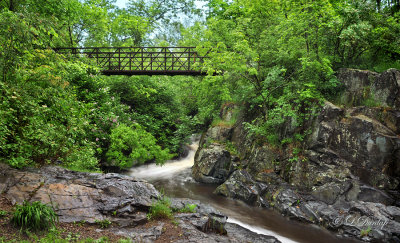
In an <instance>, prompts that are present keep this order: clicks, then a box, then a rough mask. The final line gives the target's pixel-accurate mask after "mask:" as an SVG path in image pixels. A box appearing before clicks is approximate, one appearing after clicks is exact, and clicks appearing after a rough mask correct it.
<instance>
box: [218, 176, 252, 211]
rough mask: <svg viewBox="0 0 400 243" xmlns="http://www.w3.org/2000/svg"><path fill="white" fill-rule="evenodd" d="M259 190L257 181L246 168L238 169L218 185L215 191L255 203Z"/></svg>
mask: <svg viewBox="0 0 400 243" xmlns="http://www.w3.org/2000/svg"><path fill="white" fill-rule="evenodd" d="M258 190H259V189H258V187H257V185H256V183H255V182H254V180H253V179H252V178H251V176H250V174H249V173H248V172H247V171H246V170H237V171H235V172H233V174H232V175H231V176H230V177H229V179H228V180H227V181H225V183H224V184H222V185H220V186H219V187H217V189H216V190H215V193H217V194H221V195H224V196H226V197H230V198H236V199H240V200H242V201H245V202H247V203H249V204H254V203H255V202H256V201H257V197H258V194H259V193H258Z"/></svg>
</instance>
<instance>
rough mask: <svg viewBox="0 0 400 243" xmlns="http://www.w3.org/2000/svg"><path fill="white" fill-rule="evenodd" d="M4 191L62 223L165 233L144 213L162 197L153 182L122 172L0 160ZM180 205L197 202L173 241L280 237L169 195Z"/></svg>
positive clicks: (127, 233)
mask: <svg viewBox="0 0 400 243" xmlns="http://www.w3.org/2000/svg"><path fill="white" fill-rule="evenodd" d="M0 194H1V195H2V196H3V197H5V198H7V199H8V200H10V201H11V202H12V204H16V203H19V204H21V203H22V202H23V201H25V200H26V201H41V202H42V203H46V204H49V205H52V206H53V208H54V209H55V212H56V213H57V215H58V216H59V220H60V222H67V223H68V222H82V221H83V222H88V223H96V222H98V221H103V220H108V221H110V222H112V225H111V227H110V228H108V229H104V230H105V231H109V232H112V233H114V234H117V235H121V236H123V237H127V238H130V239H132V240H133V241H140V242H154V241H156V240H157V239H158V238H159V237H161V236H162V235H163V234H164V233H165V227H166V223H165V222H163V221H156V222H154V224H153V226H151V227H145V224H146V223H147V222H148V219H147V217H146V214H147V212H148V210H149V208H150V206H151V205H152V203H153V202H154V201H155V200H157V199H158V198H159V197H160V193H159V192H158V191H157V190H156V189H155V188H154V186H153V185H151V184H149V183H147V182H146V181H143V180H137V179H135V178H133V177H130V176H125V175H120V174H113V173H109V174H98V173H85V172H74V171H69V170H67V169H64V168H60V167H53V166H48V167H42V168H41V169H34V168H29V169H24V170H16V169H13V168H10V167H9V166H8V165H5V164H0ZM171 201H172V202H171V206H172V207H173V208H176V209H177V210H179V209H182V208H184V207H185V206H186V205H188V204H196V205H197V211H196V213H178V214H176V215H175V220H176V221H177V222H178V227H180V228H181V229H182V231H183V232H184V233H183V234H182V236H180V237H179V238H177V239H174V242H245V241H251V242H271V243H272V242H279V241H278V240H277V239H276V238H274V237H272V236H265V235H259V234H256V233H253V232H251V231H249V230H247V229H245V228H242V227H241V226H239V225H236V224H230V223H227V222H226V220H227V217H226V216H225V215H223V214H221V213H220V212H218V211H217V210H215V209H214V208H212V207H210V206H208V205H205V204H202V203H200V202H199V201H195V200H190V199H177V198H174V199H172V200H171Z"/></svg>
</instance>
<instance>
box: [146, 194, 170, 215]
mask: <svg viewBox="0 0 400 243" xmlns="http://www.w3.org/2000/svg"><path fill="white" fill-rule="evenodd" d="M147 218H148V219H171V218H172V209H171V201H170V200H169V198H167V197H163V198H161V199H160V200H158V201H156V202H154V203H153V204H152V205H151V207H150V210H149V213H148V214H147Z"/></svg>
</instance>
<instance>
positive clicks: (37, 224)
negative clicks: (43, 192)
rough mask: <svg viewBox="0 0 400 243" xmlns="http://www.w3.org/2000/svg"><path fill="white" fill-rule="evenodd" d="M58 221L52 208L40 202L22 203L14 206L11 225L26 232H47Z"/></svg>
mask: <svg viewBox="0 0 400 243" xmlns="http://www.w3.org/2000/svg"><path fill="white" fill-rule="evenodd" d="M56 220H58V217H57V215H56V213H55V212H54V210H53V208H52V207H50V206H48V205H46V204H43V203H41V202H32V203H31V202H27V201H24V203H23V204H22V205H16V207H15V211H14V214H13V217H12V219H11V221H12V223H13V224H14V225H15V226H17V227H20V228H21V230H22V229H26V230H33V231H37V230H47V229H48V228H50V226H54V223H55V221H56Z"/></svg>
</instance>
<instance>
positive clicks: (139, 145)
mask: <svg viewBox="0 0 400 243" xmlns="http://www.w3.org/2000/svg"><path fill="white" fill-rule="evenodd" d="M110 137H111V145H110V148H109V150H108V152H107V158H108V160H109V161H110V162H112V163H114V164H117V165H118V166H119V167H121V168H129V167H131V166H132V165H134V164H141V163H144V162H146V161H149V160H152V159H155V161H156V163H159V164H160V163H163V162H164V161H165V160H168V159H170V158H171V157H172V155H171V154H169V150H168V149H164V150H163V149H161V147H160V146H159V145H157V144H156V139H155V138H154V137H153V136H152V135H151V134H150V133H148V132H146V131H145V130H144V129H143V128H142V127H141V126H140V125H139V124H133V125H132V126H127V125H125V124H121V125H119V126H118V127H116V128H114V129H112V131H111V136H110Z"/></svg>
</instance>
